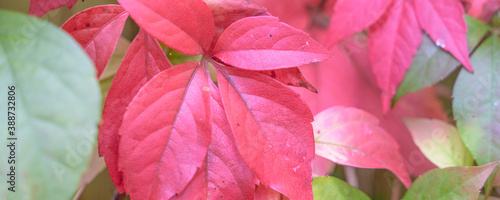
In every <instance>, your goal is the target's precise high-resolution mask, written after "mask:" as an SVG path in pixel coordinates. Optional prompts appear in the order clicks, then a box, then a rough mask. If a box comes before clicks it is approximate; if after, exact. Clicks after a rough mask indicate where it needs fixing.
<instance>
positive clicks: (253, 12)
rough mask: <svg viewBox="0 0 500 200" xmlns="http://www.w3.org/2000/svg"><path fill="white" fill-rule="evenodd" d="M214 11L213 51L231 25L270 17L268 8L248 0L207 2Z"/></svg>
mask: <svg viewBox="0 0 500 200" xmlns="http://www.w3.org/2000/svg"><path fill="white" fill-rule="evenodd" d="M205 2H206V3H207V5H208V7H210V10H211V11H212V16H213V18H214V24H215V35H214V39H213V40H212V45H211V47H210V49H212V48H213V47H214V46H215V44H216V43H217V40H218V39H219V37H220V35H221V34H222V32H224V30H226V28H227V27H229V25H231V24H232V23H234V22H235V21H238V20H240V19H242V18H245V17H250V16H260V15H269V13H267V11H266V8H265V7H263V6H261V5H259V4H257V3H255V2H253V1H248V0H205Z"/></svg>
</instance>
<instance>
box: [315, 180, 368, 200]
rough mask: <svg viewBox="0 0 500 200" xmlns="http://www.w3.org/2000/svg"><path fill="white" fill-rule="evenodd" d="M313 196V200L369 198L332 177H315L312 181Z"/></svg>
mask: <svg viewBox="0 0 500 200" xmlns="http://www.w3.org/2000/svg"><path fill="white" fill-rule="evenodd" d="M312 184H313V195H314V199H316V200H322V199H325V200H326V199H338V200H343V199H345V200H350V199H356V200H369V199H370V198H369V197H368V196H366V194H365V193H363V192H362V191H361V190H359V189H358V188H355V187H353V186H351V185H349V184H347V183H346V182H344V181H342V180H340V179H338V178H335V177H333V176H329V177H316V178H314V179H313V182H312Z"/></svg>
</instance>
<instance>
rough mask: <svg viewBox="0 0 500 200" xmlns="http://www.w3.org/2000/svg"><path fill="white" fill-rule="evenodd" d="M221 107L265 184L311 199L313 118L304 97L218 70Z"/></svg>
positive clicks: (254, 76) (250, 75) (265, 80)
mask: <svg viewBox="0 0 500 200" xmlns="http://www.w3.org/2000/svg"><path fill="white" fill-rule="evenodd" d="M217 78H218V83H219V89H220V93H221V96H222V102H223V103H224V107H225V108H226V113H227V116H228V119H229V123H230V124H231V128H232V130H233V132H234V135H235V138H236V143H237V144H238V149H239V151H240V153H241V155H242V156H243V158H244V159H245V161H246V163H247V164H248V165H249V166H250V168H251V169H253V170H254V172H255V173H256V175H257V177H258V178H259V180H260V181H261V183H262V184H263V185H264V186H266V187H271V188H273V189H275V190H277V191H279V192H281V193H282V194H284V195H286V196H288V197H289V198H291V199H312V187H311V181H312V171H311V160H312V159H313V157H314V142H313V134H312V127H311V124H310V122H311V121H312V114H311V112H310V111H309V108H308V107H307V105H306V104H305V103H304V102H303V101H302V100H301V99H300V97H299V95H298V94H297V93H295V92H293V91H292V90H290V89H289V88H288V87H286V86H285V85H283V84H281V83H279V82H277V81H276V80H274V79H272V78H270V77H268V76H265V75H263V74H260V73H258V72H252V71H246V70H237V69H234V68H225V67H221V66H219V71H218V72H217Z"/></svg>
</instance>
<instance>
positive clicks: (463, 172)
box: [403, 162, 498, 200]
mask: <svg viewBox="0 0 500 200" xmlns="http://www.w3.org/2000/svg"><path fill="white" fill-rule="evenodd" d="M496 165H498V162H495V163H490V164H488V165H484V166H479V167H449V168H445V169H433V170H430V171H428V172H426V173H425V174H424V175H422V176H421V177H419V178H418V179H417V180H416V181H415V182H414V183H413V185H412V186H411V187H410V189H409V190H408V192H407V193H406V194H405V196H404V198H403V200H419V199H422V200H423V199H443V200H444V199H464V200H465V199H470V200H476V199H477V198H478V197H479V192H480V189H481V187H482V186H483V184H484V182H485V181H486V179H487V178H488V176H489V175H490V174H491V172H492V171H493V169H494V168H495V166H496Z"/></svg>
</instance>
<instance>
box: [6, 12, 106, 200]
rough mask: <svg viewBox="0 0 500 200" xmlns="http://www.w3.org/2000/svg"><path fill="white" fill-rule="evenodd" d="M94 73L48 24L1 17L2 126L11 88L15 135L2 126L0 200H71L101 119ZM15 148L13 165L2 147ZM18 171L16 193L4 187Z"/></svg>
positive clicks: (13, 16)
mask: <svg viewBox="0 0 500 200" xmlns="http://www.w3.org/2000/svg"><path fill="white" fill-rule="evenodd" d="M95 73H96V72H95V69H94V66H93V64H92V61H91V60H90V59H89V58H88V56H87V55H86V54H85V52H84V51H83V50H82V49H81V47H80V45H78V43H76V42H75V41H74V40H73V39H72V38H71V37H70V36H69V35H68V34H66V33H65V32H64V31H61V30H59V28H57V27H55V26H53V25H51V24H50V23H48V22H46V21H43V20H40V19H36V18H33V17H30V16H27V15H24V14H20V13H15V12H10V11H0V105H1V106H0V108H1V109H0V112H1V114H0V121H1V122H2V123H3V124H4V125H6V124H7V108H6V106H7V105H8V104H7V101H8V96H7V95H8V86H15V135H14V136H13V137H15V138H17V140H8V139H7V137H9V136H8V134H9V133H8V132H7V127H5V126H4V125H2V128H1V129H0V135H1V138H0V140H1V141H2V147H1V150H0V151H1V157H2V158H4V159H2V161H1V162H2V163H1V164H0V166H1V167H0V173H1V174H2V177H3V178H2V181H1V183H0V188H2V191H1V192H0V199H39V200H45V199H47V200H53V199H71V198H72V197H73V195H74V194H75V191H76V189H77V187H78V183H79V181H80V178H81V175H82V174H83V173H84V172H85V170H86V169H87V167H88V165H89V159H90V157H91V155H92V150H93V149H94V146H95V143H96V134H97V124H98V122H99V120H100V101H101V99H100V98H101V97H100V94H99V86H98V83H97V80H96V78H95ZM8 142H9V143H10V142H15V151H14V152H15V164H13V165H11V164H8V163H7V157H8V155H10V154H11V151H10V149H8V148H6V146H5V144H9V143H8ZM11 166H12V167H15V171H14V173H15V191H16V192H15V193H14V192H11V191H9V190H7V189H8V187H10V184H9V183H7V182H6V181H5V178H10V177H8V176H6V174H9V173H10V172H11V170H10V167H11Z"/></svg>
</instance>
